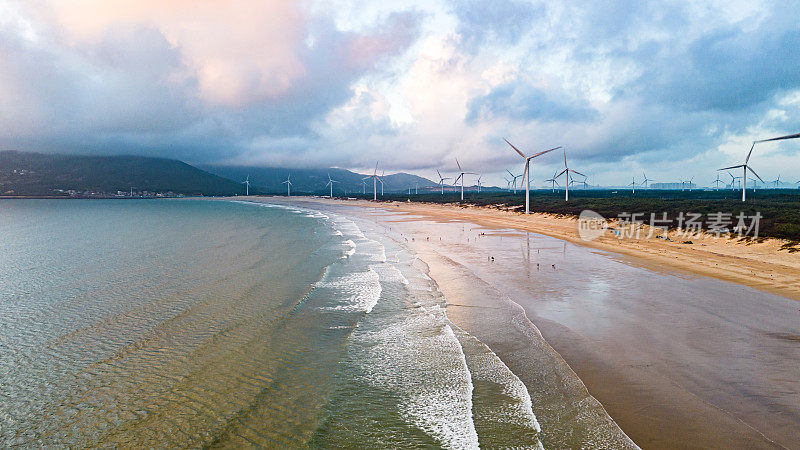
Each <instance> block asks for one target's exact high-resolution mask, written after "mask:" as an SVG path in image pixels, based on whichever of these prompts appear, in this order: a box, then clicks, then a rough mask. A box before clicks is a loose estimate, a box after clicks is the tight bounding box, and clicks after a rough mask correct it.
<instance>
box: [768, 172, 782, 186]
mask: <svg viewBox="0 0 800 450" xmlns="http://www.w3.org/2000/svg"><path fill="white" fill-rule="evenodd" d="M770 183H774V184H775V189H778V186H779V185H780V184H781V174H778V178H776V179H774V180H772V181H770Z"/></svg>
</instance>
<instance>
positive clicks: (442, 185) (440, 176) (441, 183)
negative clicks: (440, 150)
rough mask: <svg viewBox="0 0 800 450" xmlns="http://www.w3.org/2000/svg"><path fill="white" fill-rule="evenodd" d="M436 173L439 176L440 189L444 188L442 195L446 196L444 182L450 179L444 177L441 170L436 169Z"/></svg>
mask: <svg viewBox="0 0 800 450" xmlns="http://www.w3.org/2000/svg"><path fill="white" fill-rule="evenodd" d="M436 173H437V174H438V175H439V187H441V188H442V195H444V180H449V179H450V178H449V177H443V176H442V173H441V172H439V169H436Z"/></svg>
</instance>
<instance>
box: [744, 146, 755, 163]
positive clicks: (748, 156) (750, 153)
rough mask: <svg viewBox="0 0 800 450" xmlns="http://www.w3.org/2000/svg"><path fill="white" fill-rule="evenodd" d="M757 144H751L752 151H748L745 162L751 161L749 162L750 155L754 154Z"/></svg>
mask: <svg viewBox="0 0 800 450" xmlns="http://www.w3.org/2000/svg"><path fill="white" fill-rule="evenodd" d="M755 146H756V143H755V142H753V145H751V146H750V152H749V153H747V158H745V160H744V163H745V164H747V163H749V162H750V155H752V154H753V148H755Z"/></svg>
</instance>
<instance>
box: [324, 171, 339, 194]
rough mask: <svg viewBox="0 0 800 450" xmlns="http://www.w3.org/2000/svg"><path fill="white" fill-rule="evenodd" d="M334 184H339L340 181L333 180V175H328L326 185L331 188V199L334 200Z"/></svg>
mask: <svg viewBox="0 0 800 450" xmlns="http://www.w3.org/2000/svg"><path fill="white" fill-rule="evenodd" d="M333 183H338V181H336V180H334V179H333V178H331V174H328V184H326V185H325V187H328V186H330V187H331V198H333Z"/></svg>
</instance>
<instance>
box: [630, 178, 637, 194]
mask: <svg viewBox="0 0 800 450" xmlns="http://www.w3.org/2000/svg"><path fill="white" fill-rule="evenodd" d="M628 186H630V187H631V194H635V193H636V176H634V177H632V178H631V184H629V185H628Z"/></svg>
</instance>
